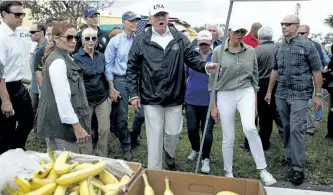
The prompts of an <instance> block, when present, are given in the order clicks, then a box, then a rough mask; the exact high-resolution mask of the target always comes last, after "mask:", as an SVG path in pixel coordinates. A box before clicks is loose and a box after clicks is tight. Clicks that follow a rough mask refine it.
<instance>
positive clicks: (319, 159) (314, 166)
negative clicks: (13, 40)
mask: <svg viewBox="0 0 333 195" xmlns="http://www.w3.org/2000/svg"><path fill="white" fill-rule="evenodd" d="M324 108H325V111H324V117H323V119H324V120H323V122H322V123H321V124H320V126H318V127H317V129H316V130H317V131H316V133H315V135H314V137H308V138H307V141H306V179H307V182H309V183H311V184H323V185H330V186H333V141H330V140H326V139H324V136H325V135H326V132H327V130H326V120H327V102H326V101H325V106H324ZM133 116H134V115H133V110H132V109H130V119H129V126H131V125H132V119H133ZM34 137H35V136H34V135H33V133H32V134H31V136H30V138H29V141H28V143H27V149H29V150H35V151H41V152H44V151H46V148H41V146H40V145H39V144H38V142H37V141H36V139H34ZM243 141H244V133H243V132H242V127H241V123H240V119H239V117H238V116H237V117H236V140H235V147H234V169H233V170H234V175H235V177H239V178H259V172H258V171H257V170H256V168H255V164H254V160H253V158H252V156H251V154H250V153H248V152H245V151H243V150H241V149H240V148H239V147H238V145H239V144H241V143H243ZM271 142H272V144H271V149H270V150H269V151H267V152H266V153H265V156H266V160H267V164H268V170H269V171H270V172H271V173H272V174H273V176H274V177H275V178H276V179H277V180H278V181H287V175H288V168H286V167H283V166H282V164H281V160H282V159H283V151H282V139H281V137H279V135H278V134H277V130H276V129H274V132H273V135H272V137H271ZM221 148H222V136H221V126H220V124H216V125H215V128H214V140H213V146H212V152H211V164H210V166H211V174H212V175H218V176H221V175H223V161H222V152H221ZM190 151H191V145H190V142H189V140H188V137H187V128H186V120H185V121H184V128H183V131H182V133H181V139H180V142H179V144H178V146H177V151H176V164H177V167H176V169H177V170H179V171H186V172H194V171H195V166H196V161H194V162H191V161H189V160H187V156H188V155H189V153H190ZM109 156H110V157H111V158H121V157H122V150H121V147H120V143H119V140H118V138H117V137H115V136H114V135H113V134H112V135H111V140H110V144H109ZM133 161H135V162H140V163H142V164H143V166H144V167H146V166H147V144H146V135H145V129H144V128H143V131H142V134H141V145H140V147H138V148H137V149H136V150H134V160H133Z"/></svg>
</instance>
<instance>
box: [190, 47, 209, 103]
mask: <svg viewBox="0 0 333 195" xmlns="http://www.w3.org/2000/svg"><path fill="white" fill-rule="evenodd" d="M212 56H213V53H212V52H211V53H210V54H209V55H208V56H207V58H206V62H211V61H212ZM201 59H203V58H202V57H201ZM184 69H185V72H187V74H188V81H187V84H186V91H185V103H187V104H191V105H194V106H208V105H209V100H210V97H209V92H208V78H209V76H208V75H207V74H204V73H201V72H198V71H195V70H193V69H191V68H189V67H188V66H186V65H185V66H184Z"/></svg>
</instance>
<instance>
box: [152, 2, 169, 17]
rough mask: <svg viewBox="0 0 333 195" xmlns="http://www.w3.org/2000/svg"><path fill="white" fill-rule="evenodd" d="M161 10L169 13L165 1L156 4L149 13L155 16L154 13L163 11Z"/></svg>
mask: <svg viewBox="0 0 333 195" xmlns="http://www.w3.org/2000/svg"><path fill="white" fill-rule="evenodd" d="M161 12H164V13H167V14H168V13H169V12H168V11H167V8H166V5H165V4H163V3H157V4H154V5H153V6H152V7H151V8H150V10H149V15H151V16H153V15H156V14H158V13H161Z"/></svg>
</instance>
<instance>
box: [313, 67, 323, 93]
mask: <svg viewBox="0 0 333 195" xmlns="http://www.w3.org/2000/svg"><path fill="white" fill-rule="evenodd" d="M312 75H313V80H314V85H315V91H316V93H321V87H322V80H323V77H322V74H321V71H320V70H317V71H312Z"/></svg>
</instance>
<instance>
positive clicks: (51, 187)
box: [25, 183, 57, 195]
mask: <svg viewBox="0 0 333 195" xmlns="http://www.w3.org/2000/svg"><path fill="white" fill-rule="evenodd" d="M56 188H57V184H56V183H49V184H46V185H45V186H43V187H41V188H39V189H38V190H34V191H31V192H29V193H27V194H25V195H49V194H52V193H53V192H54V191H55V190H56Z"/></svg>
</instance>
